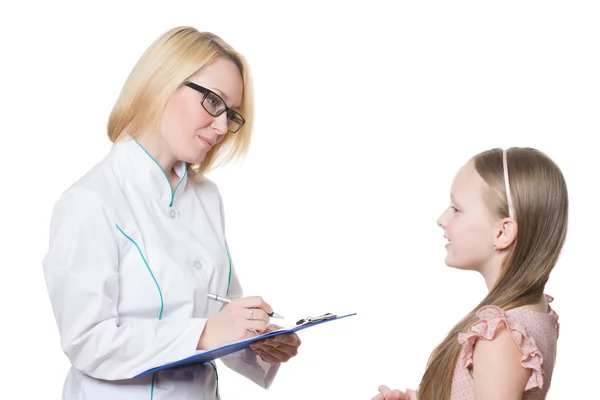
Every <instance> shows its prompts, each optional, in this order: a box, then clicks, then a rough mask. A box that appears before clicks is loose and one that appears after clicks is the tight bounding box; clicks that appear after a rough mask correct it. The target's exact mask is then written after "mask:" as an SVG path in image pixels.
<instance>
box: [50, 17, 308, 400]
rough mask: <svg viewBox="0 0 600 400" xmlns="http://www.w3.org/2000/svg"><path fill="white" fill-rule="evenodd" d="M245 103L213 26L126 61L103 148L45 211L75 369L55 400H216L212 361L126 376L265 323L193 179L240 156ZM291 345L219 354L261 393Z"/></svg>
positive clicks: (213, 191) (169, 35)
mask: <svg viewBox="0 0 600 400" xmlns="http://www.w3.org/2000/svg"><path fill="white" fill-rule="evenodd" d="M252 111H253V104H252V92H251V80H250V74H249V71H248V67H247V65H246V63H245V60H244V58H243V57H242V56H241V55H240V54H239V53H237V52H235V51H234V50H233V49H232V48H231V47H230V46H229V45H228V44H227V43H225V42H224V41H223V40H222V39H220V38H219V37H217V36H215V35H213V34H210V33H206V32H204V33H201V32H198V31H197V30H195V29H193V28H190V27H180V28H175V29H173V30H171V31H169V32H166V33H165V34H164V35H162V36H161V37H159V38H158V39H157V40H156V41H155V42H154V43H153V44H152V45H151V46H150V47H149V48H148V49H147V51H146V52H145V53H144V54H143V55H142V57H141V58H140V60H139V61H138V63H137V65H136V66H135V67H134V69H133V71H132V72H131V74H130V76H129V77H128V79H127V81H126V82H125V85H124V87H123V90H122V92H121V94H120V96H119V98H118V100H117V102H116V104H115V106H114V109H113V111H112V114H111V116H110V119H109V123H108V136H109V138H110V140H111V141H112V142H114V145H113V147H112V149H111V151H110V153H109V154H108V155H107V156H106V157H105V158H104V159H103V160H102V161H101V162H100V163H98V164H97V165H96V166H95V167H94V168H93V169H92V170H90V171H89V172H88V173H87V174H85V176H83V177H82V178H81V179H80V180H79V181H77V182H76V183H75V184H74V185H72V186H71V187H70V188H69V189H68V190H67V191H66V192H65V193H63V195H62V196H61V198H60V199H59V200H58V202H57V203H56V205H55V208H54V211H53V216H52V223H51V229H50V231H51V232H50V246H49V251H48V254H47V256H46V257H45V259H44V273H45V277H46V283H47V287H48V291H49V294H50V298H51V302H52V306H53V310H54V314H55V317H56V321H57V324H58V328H59V331H60V335H61V344H62V348H63V350H64V352H65V353H66V355H67V356H68V358H69V360H70V362H71V364H72V368H71V369H70V371H69V373H68V376H67V378H66V381H65V385H64V390H63V399H64V400H72V399H87V400H92V399H103V400H104V399H111V400H119V399H127V400H134V399H140V400H141V399H144V400H147V399H148V398H150V399H167V398H168V399H178V400H179V399H181V400H183V399H215V398H218V397H219V394H218V376H217V369H216V366H215V364H214V363H208V364H204V365H197V366H192V367H184V368H179V369H174V370H166V371H161V372H158V373H155V374H154V375H146V376H143V377H141V378H134V377H135V376H136V375H137V374H140V373H142V372H144V371H146V370H148V369H151V368H153V367H157V366H160V365H163V364H166V363H169V362H173V361H176V360H178V359H181V358H184V357H187V356H189V355H191V354H193V353H194V352H195V351H196V350H209V349H212V348H215V347H218V346H221V345H224V344H227V343H231V342H234V341H237V340H241V339H244V338H248V337H251V336H252V335H255V334H256V333H262V332H265V331H267V330H270V329H272V326H270V325H269V324H268V323H269V315H268V314H269V313H272V312H273V310H272V308H271V306H270V305H268V304H267V303H265V302H264V301H263V300H262V299H261V298H260V297H247V298H242V290H241V287H240V283H239V281H238V278H237V275H236V271H235V269H234V267H233V265H232V263H231V259H230V257H229V251H228V248H227V241H226V239H225V233H224V221H223V205H222V202H221V197H220V195H219V191H218V189H217V187H216V186H215V184H214V183H212V182H211V181H209V180H208V179H206V178H205V177H204V176H203V175H204V173H205V172H206V171H208V170H209V169H210V168H211V167H213V166H214V164H215V162H216V161H217V160H222V161H227V160H230V159H232V158H234V157H236V156H240V155H242V154H243V153H244V152H245V150H246V149H247V147H248V144H249V141H250V135H251V132H252ZM209 293H212V294H217V295H220V296H223V297H225V296H227V297H231V298H235V299H234V300H233V301H232V302H231V303H230V304H228V305H226V306H224V307H223V306H222V304H221V303H219V302H215V301H211V300H210V299H209V298H208V297H207V294H209ZM299 345H300V340H299V339H298V337H297V336H296V335H295V334H292V335H281V336H277V337H275V338H271V339H266V340H263V341H261V342H257V343H256V344H255V345H253V347H252V350H250V349H249V350H245V351H242V352H238V353H235V354H232V355H230V356H227V357H224V358H222V361H223V362H224V363H225V364H226V365H227V366H228V367H229V368H231V369H233V370H235V371H237V372H238V373H240V374H242V375H244V376H246V377H248V378H249V379H251V380H252V381H254V382H255V383H257V384H258V385H261V386H263V387H264V388H269V386H270V384H271V382H272V381H273V378H274V376H275V374H276V372H277V370H278V368H279V365H280V363H281V362H285V361H287V360H289V358H291V357H293V356H294V355H295V354H296V352H297V349H298V346H299Z"/></svg>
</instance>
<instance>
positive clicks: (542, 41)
mask: <svg viewBox="0 0 600 400" xmlns="http://www.w3.org/2000/svg"><path fill="white" fill-rule="evenodd" d="M7 3H8V2H6V3H5V2H3V3H2V6H1V8H0V42H1V43H0V44H1V50H0V51H1V54H2V56H1V60H2V61H1V63H0V68H1V73H0V84H1V85H0V88H1V90H0V101H1V122H2V125H1V134H2V136H1V142H0V143H1V144H0V163H1V168H0V171H1V172H0V173H1V174H2V178H1V180H2V189H1V190H2V195H1V196H0V202H1V203H0V206H1V209H2V210H3V214H2V217H1V220H0V221H1V226H2V228H3V229H2V241H1V243H0V246H2V247H1V251H0V267H1V268H2V276H3V278H2V279H0V288H1V290H0V296H1V299H0V300H1V303H0V304H2V318H1V319H0V323H1V324H2V326H1V330H0V337H1V342H0V343H2V355H1V356H0V359H1V360H2V362H1V364H0V369H1V371H0V372H1V373H2V380H1V381H2V388H1V389H0V390H1V391H2V393H3V394H2V395H1V396H0V397H2V398H19V399H20V398H38V399H41V398H45V399H59V398H60V393H61V389H62V384H63V379H64V377H65V374H66V372H67V369H68V367H69V364H68V360H67V359H66V357H65V356H64V354H63V353H62V352H61V350H60V344H59V337H58V333H57V329H56V324H55V321H54V317H53V315H52V310H51V307H50V303H49V299H48V296H47V292H46V287H45V282H44V277H43V273H42V267H41V260H42V258H43V257H44V255H45V252H46V250H47V244H48V243H47V239H48V228H49V226H48V224H49V220H50V213H51V209H52V206H53V204H54V202H55V201H56V200H57V198H58V196H59V195H60V194H61V193H62V191H63V190H65V189H66V188H67V187H68V186H69V185H70V184H71V183H72V182H73V181H75V180H76V179H77V178H78V177H80V176H81V175H83V174H84V173H85V172H86V171H87V170H88V169H89V168H90V167H92V166H93V165H94V164H95V163H96V162H97V161H99V160H100V159H101V158H102V157H103V156H104V155H105V154H106V152H107V151H108V150H109V147H110V142H109V140H108V138H107V136H106V133H105V132H106V128H105V127H106V122H107V119H108V115H109V113H110V110H111V108H112V106H113V103H114V101H115V100H116V98H117V96H118V93H119V91H120V88H121V85H122V84H123V82H124V81H125V79H126V76H127V75H128V73H129V71H130V69H131V68H132V67H133V65H134V63H135V62H136V61H137V59H138V57H139V56H140V55H141V53H142V52H143V51H144V50H145V48H146V47H147V46H148V45H149V44H150V43H151V42H152V41H153V40H154V39H155V38H156V37H157V36H158V35H160V34H161V33H162V32H164V31H166V30H168V29H170V28H172V27H174V26H178V25H192V26H195V27H196V28H198V29H200V30H208V31H212V32H214V33H217V34H218V35H220V36H221V37H222V38H224V39H225V40H226V41H228V42H229V43H231V44H232V45H233V46H234V47H235V48H236V49H238V50H239V51H240V52H242V53H243V54H245V55H246V56H247V58H248V60H249V62H250V65H251V68H252V70H253V73H254V78H255V89H256V103H257V107H256V131H255V133H256V135H255V140H254V142H253V144H252V147H251V151H250V154H249V156H248V157H247V158H246V160H245V162H244V163H238V164H234V165H231V166H229V167H227V168H225V169H223V170H220V171H216V172H215V173H212V174H211V175H210V177H211V178H212V179H213V180H215V181H216V182H217V184H218V185H219V187H220V189H221V192H222V195H223V198H224V202H225V207H226V223H227V232H228V239H229V242H230V248H231V251H232V256H233V257H234V261H235V263H236V265H237V268H238V270H239V274H240V277H241V279H242V283H243V284H244V286H245V291H246V293H247V294H258V295H262V296H264V297H265V298H266V299H267V301H269V302H270V303H271V304H272V305H273V306H274V308H275V310H276V311H278V312H280V313H281V314H284V315H285V316H287V317H290V322H293V320H294V319H296V318H297V317H302V316H305V315H307V314H320V313H324V312H335V313H344V312H357V313H358V315H357V316H355V317H352V318H348V319H345V320H341V321H336V322H333V323H331V324H326V325H323V326H320V327H315V328H313V329H309V330H306V331H303V332H302V333H301V334H300V335H301V338H302V340H303V344H302V346H301V348H300V354H299V356H298V357H297V358H295V359H293V360H292V361H291V362H290V363H289V364H287V365H284V366H283V367H282V368H281V370H280V374H279V376H278V378H277V379H276V381H275V382H274V384H273V386H272V388H271V390H269V391H264V390H263V389H260V388H259V387H257V386H254V385H253V384H252V383H251V382H250V381H247V380H246V379H244V378H242V377H240V376H237V375H235V374H233V373H231V372H230V371H229V370H227V369H226V368H224V367H222V366H221V368H220V378H221V379H220V380H221V392H222V396H223V398H224V399H230V400H231V399H241V398H244V399H278V400H281V399H305V398H315V399H332V398H335V399H370V398H371V397H372V396H373V395H374V394H375V393H376V391H377V387H378V385H379V384H381V383H385V384H388V385H390V386H392V387H397V388H401V389H404V388H405V387H415V386H416V385H417V384H418V383H419V379H420V377H421V374H422V372H423V369H424V366H425V363H426V361H427V358H428V356H429V354H430V352H431V350H432V349H433V348H434V347H435V346H436V344H437V343H438V342H439V341H440V340H441V339H442V338H443V337H444V335H445V333H446V331H447V330H448V329H450V327H451V326H452V325H453V324H454V323H455V322H456V321H457V320H458V319H459V318H460V317H461V316H462V315H464V314H465V313H466V312H468V311H469V310H470V308H471V307H473V306H474V305H476V304H477V302H478V301H479V300H480V299H481V298H482V297H483V296H484V294H485V285H484V282H483V280H482V279H481V278H480V277H479V276H478V275H476V274H474V273H468V272H460V271H456V270H451V269H448V268H447V267H445V265H444V262H443V260H444V256H445V250H444V247H443V245H444V241H443V239H442V232H441V230H440V229H439V228H438V227H437V226H436V224H435V220H436V217H437V216H438V214H439V213H441V212H442V211H443V209H444V208H445V207H446V206H447V205H448V197H449V188H450V184H451V181H452V178H453V176H454V174H455V172H456V170H457V169H458V168H459V167H460V166H461V165H462V164H463V163H464V162H466V161H467V159H468V158H469V157H471V156H472V155H474V154H475V153H478V152H480V151H482V150H486V149H489V148H492V147H497V146H499V147H506V146H533V147H536V148H539V149H540V150H542V151H544V152H546V153H547V154H549V155H550V156H551V157H552V158H553V159H555V160H556V161H557V162H558V164H559V165H560V166H561V167H562V169H563V172H564V174H565V176H566V179H567V182H568V185H569V194H570V201H571V208H570V227H569V236H568V241H567V244H566V246H565V248H564V253H563V255H562V258H561V259H560V262H559V264H558V266H557V267H556V269H555V271H554V272H553V275H552V277H551V280H550V282H549V284H548V286H547V292H548V293H549V294H551V295H553V296H555V298H556V301H555V303H554V304H553V305H554V308H555V310H556V311H557V312H558V313H559V315H560V322H561V336H560V339H559V353H558V359H557V366H556V369H555V375H554V379H553V382H552V389H551V391H550V395H549V396H548V399H553V400H556V399H565V398H569V399H580V398H591V397H595V396H596V395H597V393H598V389H597V388H596V386H595V385H594V382H595V381H596V380H597V376H598V372H599V367H598V360H599V359H600V352H599V350H598V349H599V346H598V338H599V337H598V334H599V332H600V330H599V323H598V319H597V317H596V315H597V310H598V306H597V296H598V295H597V292H598V288H597V284H598V276H599V274H598V267H599V265H600V263H599V262H598V258H597V256H596V254H597V251H596V250H595V249H596V248H597V247H598V240H597V233H598V229H599V225H600V218H599V217H598V204H599V201H600V193H599V190H598V172H599V170H600V168H599V167H598V164H597V158H598V149H597V147H595V146H593V145H592V144H591V143H592V142H597V140H598V131H599V127H600V122H599V118H598V115H599V112H598V110H599V106H600V72H599V71H600V56H599V54H600V53H599V50H598V49H599V45H600V24H598V20H600V10H599V7H598V5H597V3H596V2H593V1H589V2H582V1H569V2H566V1H565V2H556V1H543V2H542V1H540V2H537V1H536V2H533V1H531V2H523V1H519V2H512V1H504V2H501V3H500V2H494V3H493V4H492V2H481V1H472V2H465V1H454V2H428V1H420V2H410V3H409V2H402V3H401V4H400V5H398V4H396V5H393V6H392V5H391V4H392V2H389V3H388V2H377V1H368V2H360V3H353V2H338V3H335V4H334V3H333V2H330V3H327V4H325V2H314V3H311V2H308V1H302V2H296V3H290V2H261V3H260V4H261V5H257V3H258V2H248V1H242V2H233V1H227V2H218V1H212V2H200V1H193V2H178V1H169V2H166V1H165V2H149V1H146V2H143V3H140V4H139V5H135V6H134V5H133V4H132V2H113V3H110V4H109V2H106V1H104V2H95V3H93V4H92V5H88V4H85V5H84V4H83V3H81V2H73V3H71V4H66V3H61V4H58V3H57V2H55V1H54V2H42V1H39V2H36V3H31V2H19V3H13V4H10V5H6V4H7ZM8 394H10V396H9V395H8Z"/></svg>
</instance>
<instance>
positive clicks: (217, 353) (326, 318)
mask: <svg viewBox="0 0 600 400" xmlns="http://www.w3.org/2000/svg"><path fill="white" fill-rule="evenodd" d="M353 315H356V313H353V314H346V315H341V316H338V315H334V314H330V313H328V314H323V315H321V316H319V317H307V318H303V319H301V320H299V321H298V322H296V325H295V326H293V327H292V328H287V329H280V330H277V331H274V332H269V333H265V334H263V335H259V336H255V337H252V338H250V339H246V340H242V341H239V342H235V343H232V344H228V345H225V346H222V347H218V348H216V349H213V350H209V351H205V352H203V353H199V354H194V355H192V356H189V357H186V358H184V359H182V360H179V361H175V362H172V363H169V364H165V365H161V366H160V367H156V368H152V369H149V370H147V371H145V372H142V373H141V374H138V375H136V376H135V377H134V378H139V377H141V376H144V375H149V374H153V373H155V372H158V371H162V370H165V369H171V368H177V367H183V366H188V365H194V364H204V363H207V362H209V361H212V360H215V359H217V358H221V357H223V356H226V355H229V354H232V353H235V352H238V351H241V350H244V349H247V348H249V347H250V343H253V342H256V341H259V340H262V339H266V338H269V337H273V336H277V335H283V334H286V333H292V332H297V331H301V330H303V329H306V328H310V327H313V326H317V325H321V324H324V323H327V322H331V321H337V320H339V319H342V318H346V317H351V316H353Z"/></svg>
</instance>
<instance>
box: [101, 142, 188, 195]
mask: <svg viewBox="0 0 600 400" xmlns="http://www.w3.org/2000/svg"><path fill="white" fill-rule="evenodd" d="M113 151H115V152H116V153H117V154H116V155H117V158H118V159H119V161H120V162H121V163H122V164H121V165H123V166H124V167H125V172H126V173H127V176H128V177H129V178H131V179H132V180H133V181H134V182H135V183H136V184H137V185H138V186H140V188H141V189H142V190H144V191H145V192H146V193H147V194H148V195H150V196H152V197H153V198H156V199H157V200H158V201H159V202H160V203H161V204H162V205H165V206H169V207H171V206H173V204H174V203H175V202H176V201H177V198H178V197H179V195H180V194H181V193H183V191H184V190H185V186H186V184H187V164H186V163H185V162H183V161H179V162H177V163H176V164H175V165H174V168H173V169H174V170H175V174H177V176H178V177H179V183H178V184H177V185H176V186H175V188H174V189H171V184H170V183H169V179H168V178H167V175H166V174H165V171H163V169H162V167H161V166H160V165H159V164H158V162H157V161H156V160H155V159H154V157H152V156H151V155H150V153H148V151H147V150H146V149H144V148H143V147H142V145H141V144H140V143H139V142H138V141H137V140H135V139H134V138H132V137H131V136H127V137H126V138H124V139H123V140H120V141H118V142H116V143H115V144H114V145H113Z"/></svg>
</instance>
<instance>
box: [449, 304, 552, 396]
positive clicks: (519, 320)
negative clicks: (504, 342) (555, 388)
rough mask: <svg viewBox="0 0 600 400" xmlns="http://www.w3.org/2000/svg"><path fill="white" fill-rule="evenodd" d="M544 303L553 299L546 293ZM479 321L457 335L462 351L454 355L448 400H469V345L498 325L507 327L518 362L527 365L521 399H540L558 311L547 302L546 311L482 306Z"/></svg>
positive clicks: (548, 372) (548, 370) (546, 382)
mask: <svg viewBox="0 0 600 400" xmlns="http://www.w3.org/2000/svg"><path fill="white" fill-rule="evenodd" d="M546 299H547V301H548V303H550V302H552V301H553V300H554V299H553V298H552V297H551V296H548V295H546ZM477 316H478V317H479V321H477V322H476V323H474V324H473V325H472V326H471V327H470V328H469V330H468V331H467V332H466V333H461V334H459V336H458V341H459V342H460V343H461V344H462V351H461V354H460V357H459V359H458V362H457V365H456V369H455V371H454V377H453V378H452V389H451V392H450V400H473V399H474V386H473V377H472V376H471V367H472V365H473V346H474V345H475V342H476V341H477V340H480V339H483V340H492V339H493V338H494V335H495V333H496V330H498V329H499V328H501V327H504V326H506V327H508V329H510V331H511V332H512V337H513V339H514V340H515V343H516V344H517V346H519V348H520V349H521V352H522V354H523V356H522V357H521V365H522V366H524V367H525V368H529V369H531V378H529V381H528V382H527V385H526V386H525V392H524V393H523V400H542V399H545V398H546V394H547V393H548V389H550V382H551V380H552V371H553V370H554V362H555V359H556V341H557V339H558V329H559V324H558V315H557V314H556V313H555V312H554V311H553V310H552V308H551V307H550V306H548V312H547V313H540V312H536V311H533V310H530V309H528V308H524V307H518V308H514V309H512V310H509V311H506V312H505V311H503V310H502V309H500V308H498V307H496V306H485V307H482V308H481V309H479V310H478V311H477Z"/></svg>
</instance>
